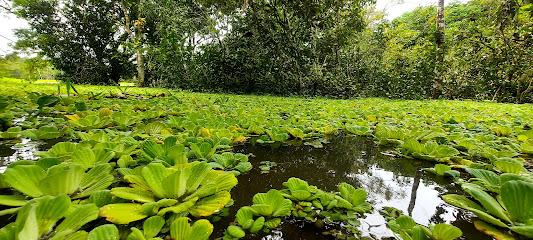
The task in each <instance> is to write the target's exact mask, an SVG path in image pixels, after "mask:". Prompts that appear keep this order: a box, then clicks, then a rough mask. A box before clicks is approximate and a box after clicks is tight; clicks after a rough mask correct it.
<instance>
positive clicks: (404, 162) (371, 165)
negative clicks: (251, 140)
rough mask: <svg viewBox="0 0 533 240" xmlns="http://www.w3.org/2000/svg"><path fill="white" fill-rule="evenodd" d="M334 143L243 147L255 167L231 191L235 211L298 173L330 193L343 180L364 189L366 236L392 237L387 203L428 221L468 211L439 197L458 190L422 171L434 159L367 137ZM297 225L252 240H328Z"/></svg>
mask: <svg viewBox="0 0 533 240" xmlns="http://www.w3.org/2000/svg"><path fill="white" fill-rule="evenodd" d="M330 141H331V143H329V144H327V145H325V147H324V148H322V149H314V148H311V147H308V146H299V147H295V146H281V147H279V148H272V147H270V146H261V145H248V146H240V147H237V148H236V149H235V151H237V152H241V153H252V154H254V155H255V157H254V158H251V161H252V163H253V165H254V169H253V170H252V171H251V172H250V173H248V174H245V175H241V176H239V177H238V179H239V184H238V185H237V187H236V188H235V189H234V190H232V192H231V193H232V197H233V198H234V200H235V206H234V207H232V209H231V210H230V213H233V214H234V213H235V212H236V211H237V210H238V208H239V207H241V206H245V205H251V204H252V197H253V195H254V194H255V193H257V192H267V191H268V190H269V189H271V188H277V189H279V188H282V187H283V186H282V183H283V182H284V181H286V180H287V179H288V178H290V177H298V178H301V179H303V180H306V181H307V182H309V184H312V185H315V186H317V187H319V188H320V189H323V190H325V191H335V190H337V185H338V184H339V183H341V182H347V183H350V184H352V185H354V186H355V187H361V188H364V189H365V190H366V191H367V192H368V199H369V201H370V202H371V204H372V206H374V210H373V211H372V212H371V213H370V214H367V217H366V218H365V219H362V221H361V228H360V229H361V231H362V232H363V236H368V237H373V238H377V239H381V238H386V237H390V236H392V235H391V233H390V231H389V230H388V229H387V228H386V221H385V219H384V218H383V217H382V216H381V215H379V213H378V210H380V209H381V208H382V207H384V206H388V207H395V208H398V209H400V210H402V211H404V213H405V214H409V215H411V216H412V217H413V218H414V219H415V221H416V222H417V223H419V224H423V225H428V224H430V223H432V224H435V223H441V222H447V223H453V222H454V221H456V220H458V218H457V216H460V215H464V214H463V213H461V211H460V210H459V209H457V208H455V207H452V206H450V205H448V204H446V203H445V202H444V201H443V200H442V199H441V198H440V197H439V196H440V195H441V194H446V193H456V192H458V188H457V187H456V186H455V185H454V184H453V182H452V181H451V180H450V179H446V178H443V177H438V176H433V175H430V174H427V173H425V172H423V171H421V170H420V169H421V168H423V167H431V166H433V164H432V163H430V162H422V161H414V160H412V159H398V158H394V157H392V156H390V154H388V153H387V149H381V148H379V147H377V146H375V144H374V143H373V142H372V141H371V140H369V139H366V138H357V137H351V136H339V137H332V138H331V139H330ZM261 161H274V162H277V163H278V166H277V167H275V168H274V169H273V170H272V171H271V172H270V173H269V174H261V172H260V171H259V170H258V168H257V167H258V163H259V162H261ZM230 216H232V214H230ZM232 220H233V219H232V217H230V218H229V219H224V220H223V221H222V222H221V223H217V224H216V228H217V229H216V231H218V232H217V234H218V235H221V234H222V232H223V231H224V228H225V227H226V226H228V225H227V224H229V222H230V221H232ZM296 225H298V224H296V223H292V224H284V225H282V229H281V232H276V233H275V234H274V233H273V234H270V235H267V236H252V237H249V238H248V239H260V238H261V237H263V239H286V240H292V239H327V238H326V237H325V236H322V235H321V234H320V232H322V231H323V230H321V229H318V228H316V227H314V226H307V225H310V224H307V225H305V226H300V227H298V226H296ZM464 225H465V226H462V228H463V231H465V229H464V228H467V231H471V230H472V229H473V226H472V224H464ZM468 229H470V230H468ZM465 239H468V237H467V238H465Z"/></svg>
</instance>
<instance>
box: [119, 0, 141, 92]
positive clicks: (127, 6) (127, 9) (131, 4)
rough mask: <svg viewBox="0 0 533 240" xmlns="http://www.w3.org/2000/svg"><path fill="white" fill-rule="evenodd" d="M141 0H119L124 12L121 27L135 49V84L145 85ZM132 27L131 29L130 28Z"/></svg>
mask: <svg viewBox="0 0 533 240" xmlns="http://www.w3.org/2000/svg"><path fill="white" fill-rule="evenodd" d="M143 2H144V1H143V0H135V1H125V0H120V6H121V9H122V11H123V14H124V21H123V27H124V29H125V30H126V33H127V34H128V36H129V39H131V41H132V43H133V44H132V47H133V48H134V49H135V55H136V59H137V86H139V87H143V86H144V85H145V67H144V48H143V26H144V25H145V24H146V18H143V16H142V15H143V12H142V9H143ZM135 8H136V10H137V12H136V15H137V19H136V20H135V21H132V20H131V19H130V16H133V15H134V14H132V12H133V11H135ZM132 27H133V28H134V31H132V29H131V28H132Z"/></svg>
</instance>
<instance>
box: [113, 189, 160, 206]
mask: <svg viewBox="0 0 533 240" xmlns="http://www.w3.org/2000/svg"><path fill="white" fill-rule="evenodd" d="M111 194H112V195H114V196H117V197H119V198H123V199H128V200H134V201H137V202H142V203H148V202H155V201H156V199H155V196H154V194H152V192H150V191H145V190H140V189H135V188H129V187H116V188H113V189H111Z"/></svg>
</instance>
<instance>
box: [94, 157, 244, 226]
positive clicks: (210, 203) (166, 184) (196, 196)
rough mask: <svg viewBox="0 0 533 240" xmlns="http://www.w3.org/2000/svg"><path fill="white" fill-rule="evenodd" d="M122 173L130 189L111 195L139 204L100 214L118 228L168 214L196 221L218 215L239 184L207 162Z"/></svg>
mask: <svg viewBox="0 0 533 240" xmlns="http://www.w3.org/2000/svg"><path fill="white" fill-rule="evenodd" d="M120 172H121V173H122V174H123V175H124V179H125V180H127V181H128V182H130V183H131V187H116V188H113V189H111V194H112V195H114V196H117V197H120V198H123V199H127V200H133V201H135V202H138V203H117V204H109V205H106V206H104V207H102V208H101V211H100V215H101V216H103V217H106V219H107V220H109V221H110V222H113V223H119V224H125V223H129V222H133V221H137V220H140V219H143V218H146V217H148V216H150V215H156V214H157V215H164V214H166V213H168V212H172V213H186V214H185V215H187V214H191V215H192V216H194V217H203V216H209V215H212V214H215V213H217V212H219V211H220V210H221V209H222V208H224V206H225V205H226V204H227V203H228V202H229V201H230V199H231V195H230V193H229V191H230V190H231V188H233V187H234V186H235V185H236V184H237V178H235V176H234V175H233V174H231V173H224V172H221V171H216V170H212V168H211V166H210V165H209V164H208V163H206V162H192V163H186V164H180V165H176V166H174V167H170V168H167V167H165V166H164V165H163V164H161V163H150V164H148V165H146V166H143V167H139V168H136V169H133V170H132V169H127V168H126V169H120ZM141 203H144V204H141Z"/></svg>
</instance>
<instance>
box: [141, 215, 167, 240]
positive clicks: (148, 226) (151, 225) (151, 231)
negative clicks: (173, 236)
mask: <svg viewBox="0 0 533 240" xmlns="http://www.w3.org/2000/svg"><path fill="white" fill-rule="evenodd" d="M163 225H165V219H164V218H162V217H160V216H153V217H150V218H148V219H146V220H145V221H144V224H143V230H144V236H146V238H147V239H149V238H153V237H155V236H157V234H159V231H161V228H163Z"/></svg>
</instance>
